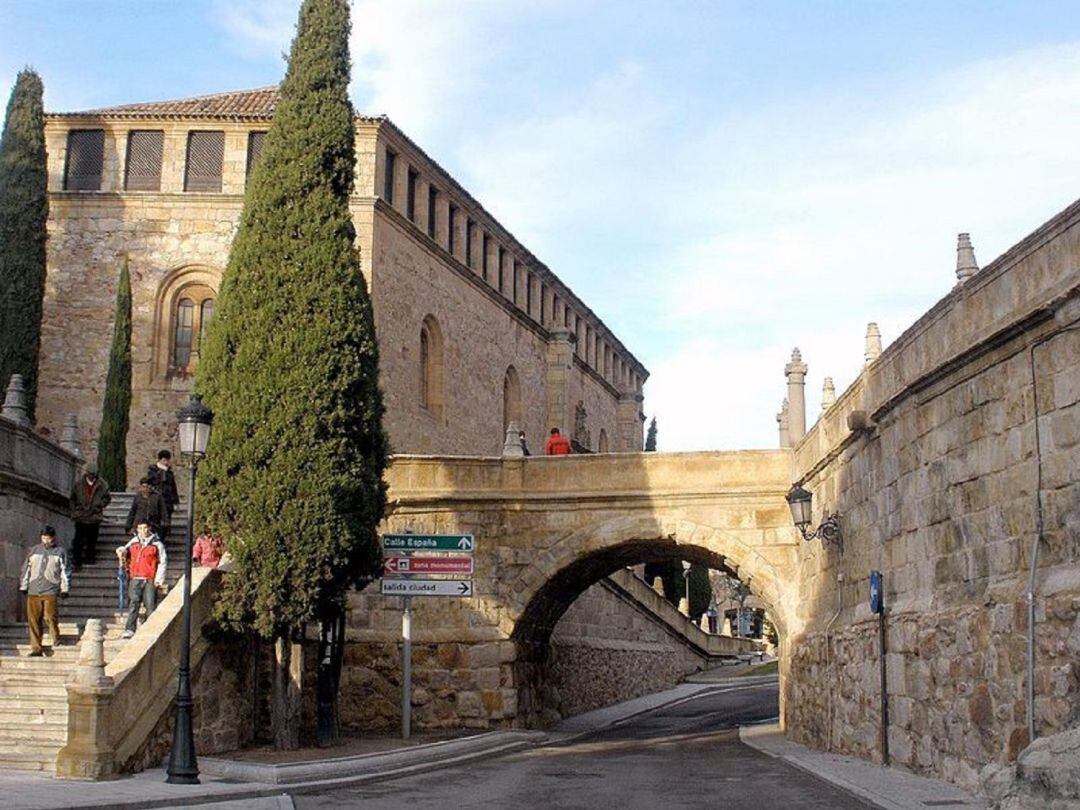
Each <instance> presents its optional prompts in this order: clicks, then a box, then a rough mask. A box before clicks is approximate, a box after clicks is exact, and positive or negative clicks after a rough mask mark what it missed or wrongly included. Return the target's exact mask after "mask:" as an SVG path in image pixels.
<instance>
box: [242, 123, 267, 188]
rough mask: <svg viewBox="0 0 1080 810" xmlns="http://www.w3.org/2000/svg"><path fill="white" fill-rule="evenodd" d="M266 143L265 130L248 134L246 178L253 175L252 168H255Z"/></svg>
mask: <svg viewBox="0 0 1080 810" xmlns="http://www.w3.org/2000/svg"><path fill="white" fill-rule="evenodd" d="M265 143H266V133H265V132H252V133H249V134H248V153H247V169H246V172H245V174H244V177H245V178H248V177H251V170H252V169H253V168H255V162H256V161H257V160H258V159H259V157H260V156H261V155H262V150H263V144H265Z"/></svg>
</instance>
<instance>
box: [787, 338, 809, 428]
mask: <svg viewBox="0 0 1080 810" xmlns="http://www.w3.org/2000/svg"><path fill="white" fill-rule="evenodd" d="M806 372H807V366H806V363H804V362H803V360H802V353H800V352H799V350H798V349H797V348H796V349H792V351H791V361H790V362H789V363H788V364H787V365H785V366H784V376H786V377H787V388H788V391H787V395H788V440H789V441H790V443H791V444H792V445H794V444H795V443H796V442H797V441H799V439H801V438H802V437H803V436H805V435H806Z"/></svg>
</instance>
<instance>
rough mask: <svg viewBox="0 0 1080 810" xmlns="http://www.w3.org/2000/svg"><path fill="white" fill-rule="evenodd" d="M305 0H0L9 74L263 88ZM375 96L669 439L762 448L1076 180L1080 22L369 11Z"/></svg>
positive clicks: (422, 3)
mask: <svg viewBox="0 0 1080 810" xmlns="http://www.w3.org/2000/svg"><path fill="white" fill-rule="evenodd" d="M297 5H298V3H297V2H296V0H185V2H183V3H176V2H159V0H125V1H123V2H122V1H121V0H78V2H76V1H75V0H68V1H67V2H45V1H44V0H42V1H41V2H31V1H30V0H0V88H3V92H4V93H5V94H6V92H7V89H8V88H10V86H11V84H12V82H13V80H14V76H15V73H16V72H17V70H18V69H19V68H20V67H22V66H23V65H25V64H30V65H33V66H34V67H35V68H36V69H37V70H38V71H39V72H41V74H42V75H43V78H44V80H45V86H46V106H47V107H48V109H50V110H65V109H80V108H88V107H95V106H101V105H107V104H115V103H122V102H129V101H143V100H155V99H164V98H175V97H184V96H190V95H197V94H201V93H211V92H217V91H222V90H229V89H238V88H243V87H255V86H260V85H266V84H272V83H274V82H276V81H278V80H279V79H280V77H281V75H282V73H283V67H284V66H283V62H282V53H283V52H284V51H286V50H287V48H288V43H289V40H290V38H291V34H292V29H293V25H294V22H295V15H296V8H297ZM353 24H354V35H353V43H352V45H353V59H354V63H355V64H354V70H353V98H354V101H355V103H356V105H357V108H358V109H359V110H361V111H363V112H366V113H386V114H388V115H390V117H391V118H393V119H394V120H395V121H396V122H397V123H398V124H399V125H400V126H402V128H403V129H405V131H406V132H408V133H409V134H410V135H411V136H412V137H413V138H414V139H416V140H417V141H418V142H419V143H420V144H421V145H422V146H423V147H424V148H425V149H426V150H427V151H428V152H429V153H430V154H431V155H432V156H434V157H435V158H436V159H437V160H438V161H439V162H440V163H442V165H443V166H445V167H446V168H448V169H449V170H450V171H451V172H452V173H453V174H454V175H455V176H456V177H457V178H458V179H459V180H460V181H462V183H463V184H464V185H465V186H466V187H467V188H469V189H470V190H471V191H472V192H473V193H474V194H475V195H476V196H477V197H478V199H480V200H481V201H482V202H483V203H484V204H485V206H486V207H487V208H488V209H489V210H490V211H492V212H493V213H494V214H495V215H496V216H497V217H498V218H499V219H500V221H502V223H503V224H504V225H505V226H506V227H508V228H509V229H510V230H511V231H512V232H513V233H514V234H515V235H516V236H517V237H518V238H519V239H521V240H522V241H523V242H524V243H525V244H526V245H528V246H529V247H530V248H531V249H532V250H533V252H534V253H536V254H537V255H538V256H540V257H541V258H542V259H544V260H545V262H546V263H547V264H548V265H549V266H550V267H551V268H552V269H553V270H554V271H555V272H556V273H558V274H559V275H560V277H562V278H563V279H564V281H566V282H567V283H568V284H570V285H571V286H572V287H573V288H574V290H575V291H577V292H578V293H579V294H580V295H581V296H582V298H583V299H584V300H585V301H586V302H587V303H589V304H590V306H592V307H593V309H594V310H595V311H596V312H597V313H598V314H599V315H600V316H601V317H603V318H604V320H605V321H606V322H607V323H608V324H609V325H610V326H611V327H612V328H613V329H614V330H615V332H616V334H618V335H619V336H620V337H621V338H622V339H623V341H624V343H625V344H626V345H627V346H628V347H629V348H630V349H631V350H632V351H633V352H635V354H636V355H637V356H638V357H639V358H640V359H641V360H642V361H643V362H644V363H645V364H646V365H647V366H648V367H649V368H650V370H651V371H652V372H653V377H652V379H651V380H650V382H649V383H648V384H647V386H646V403H645V408H646V411H647V413H649V414H650V415H651V414H653V413H656V414H657V416H658V421H659V425H660V448H661V449H668V450H675V449H705V448H737V447H770V446H774V445H775V443H776V423H775V420H774V416H775V413H776V410H777V409H778V406H779V403H780V399H781V398H782V397H783V395H784V378H783V365H784V362H785V361H786V360H787V358H788V355H789V354H790V352H791V349H792V347H794V346H799V347H800V349H801V350H802V354H803V357H804V359H805V360H806V361H807V363H808V364H809V366H810V373H809V376H808V385H807V401H808V405H809V411H810V418H811V420H812V419H813V418H815V417H816V414H817V411H818V407H817V403H818V402H819V401H820V391H821V384H822V378H823V376H825V375H830V376H832V377H833V378H834V379H835V382H836V386H837V390H838V391H842V390H843V389H844V388H845V387H846V386H847V385H848V384H850V382H851V381H852V380H853V379H854V376H855V374H856V373H857V371H858V369H859V366H860V365H861V363H862V351H863V334H864V332H865V327H866V323H867V322H868V321H877V322H878V323H879V324H880V325H881V330H882V334H883V337H884V340H885V342H886V343H888V342H889V341H891V340H893V339H895V338H896V337H897V336H898V335H899V334H900V332H902V331H903V329H904V328H906V327H907V326H908V325H910V324H911V323H912V322H913V321H914V320H915V319H916V318H917V317H918V316H919V315H920V314H921V313H922V312H923V311H925V310H926V309H927V308H928V307H929V306H931V305H932V304H933V303H934V302H935V301H937V300H938V299H939V298H940V297H941V296H943V295H944V294H946V293H947V292H948V290H949V289H950V287H951V285H952V283H953V281H954V275H953V268H954V266H955V255H956V254H955V245H956V234H957V233H958V232H960V231H970V232H971V234H972V241H973V242H974V245H975V251H976V256H977V257H978V259H979V261H980V263H981V264H986V263H988V262H989V261H990V260H992V259H993V258H994V257H995V256H997V255H998V254H1000V253H1001V252H1002V251H1003V250H1005V249H1006V248H1007V247H1008V246H1009V245H1011V244H1013V243H1014V242H1016V241H1017V240H1018V239H1020V238H1022V237H1023V236H1024V235H1025V234H1026V233H1028V232H1029V231H1031V230H1033V229H1034V228H1035V227H1037V226H1038V225H1039V224H1040V223H1041V222H1043V221H1044V220H1046V219H1047V218H1049V217H1050V216H1051V215H1053V214H1054V213H1056V212H1057V211H1058V210H1060V209H1061V208H1063V207H1065V206H1066V205H1067V204H1069V203H1070V202H1072V201H1073V200H1074V199H1075V198H1076V197H1078V196H1080V183H1078V182H1077V180H1078V178H1080V150H1078V149H1077V148H1076V144H1077V143H1080V48H1078V47H1077V46H1078V44H1080V15H1077V14H1076V7H1075V4H1073V3H1066V2H1061V3H1050V2H1014V3H985V2H956V3H948V2H941V0H939V2H927V3H919V2H902V3H901V2H895V3H888V2H869V0H867V1H866V2H854V0H852V1H850V2H803V3H782V2H756V3H752V2H741V3H737V2H719V1H718V2H681V1H680V0H665V2H637V1H636V0H619V1H618V2H588V0H576V2H569V1H566V2H564V1H563V0H530V1H529V2H522V1H520V0H356V2H355V4H354V12H353Z"/></svg>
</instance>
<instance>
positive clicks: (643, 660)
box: [545, 580, 706, 717]
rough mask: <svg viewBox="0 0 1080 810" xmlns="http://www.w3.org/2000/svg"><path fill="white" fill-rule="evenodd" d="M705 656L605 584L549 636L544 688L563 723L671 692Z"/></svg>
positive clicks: (592, 591) (589, 592)
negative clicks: (605, 707) (548, 659)
mask: <svg viewBox="0 0 1080 810" xmlns="http://www.w3.org/2000/svg"><path fill="white" fill-rule="evenodd" d="M705 661H706V656H705V655H703V654H702V652H701V651H700V650H699V649H695V648H694V647H692V646H691V645H690V644H688V643H687V641H686V639H685V638H678V637H676V636H675V635H674V634H673V633H672V632H671V631H670V629H669V628H668V627H667V626H666V625H665V624H664V623H663V622H661V621H659V620H658V618H657V616H656V614H654V613H652V612H650V611H649V610H648V609H647V608H646V607H645V606H644V605H643V604H642V603H640V602H637V601H636V600H634V599H632V598H630V597H629V596H628V595H627V594H626V592H625V591H623V589H622V588H620V587H618V586H616V585H614V584H613V583H612V582H610V581H609V580H602V581H600V582H598V583H596V584H595V585H593V586H592V587H591V588H589V589H588V590H587V591H585V593H583V594H582V595H581V596H579V597H578V598H577V600H576V601H575V602H574V604H572V605H571V606H570V609H569V610H568V611H566V613H565V614H563V617H562V618H561V619H560V620H559V623H558V624H557V625H556V626H555V632H554V633H552V635H551V660H550V662H549V673H548V677H547V679H546V684H545V686H546V688H547V689H549V690H551V699H550V703H551V705H552V706H553V707H554V708H555V711H556V712H558V714H559V715H560V716H562V717H572V716H574V715H576V714H581V713H583V712H587V711H591V710H593V709H599V708H601V707H603V706H608V705H611V704H612V703H619V702H621V701H623V700H630V699H632V698H635V697H640V696H642V695H649V694H652V693H654V692H660V691H663V690H664V689H670V688H671V687H672V686H675V685H676V684H678V683H681V682H682V680H683V678H685V677H686V676H687V675H689V674H690V673H693V672H697V671H699V670H701V669H703V668H704V666H705Z"/></svg>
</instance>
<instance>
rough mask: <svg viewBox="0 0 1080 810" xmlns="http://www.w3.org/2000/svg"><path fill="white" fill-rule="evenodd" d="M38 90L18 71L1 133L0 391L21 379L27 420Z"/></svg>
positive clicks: (39, 182) (42, 171)
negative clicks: (14, 376)
mask: <svg viewBox="0 0 1080 810" xmlns="http://www.w3.org/2000/svg"><path fill="white" fill-rule="evenodd" d="M43 91H44V87H43V85H42V82H41V77H40V76H38V75H37V73H35V72H34V71H32V70H29V69H27V70H23V71H21V72H20V73H19V75H18V77H17V78H16V79H15V87H14V89H13V90H12V91H11V99H10V101H9V102H8V106H7V118H6V119H5V120H4V131H3V134H2V135H0V324H2V328H0V388H4V387H6V386H7V384H8V381H9V380H10V379H11V375H12V374H21V375H22V376H23V381H24V383H25V384H26V405H27V412H28V414H29V416H30V419H31V421H33V419H34V414H35V410H36V407H37V370H38V352H39V351H40V347H41V306H42V300H43V299H44V296H45V234H46V231H45V225H46V220H47V219H48V216H49V200H48V197H47V195H46V188H45V184H46V178H47V170H46V165H45V113H44V109H43V107H42V93H43Z"/></svg>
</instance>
